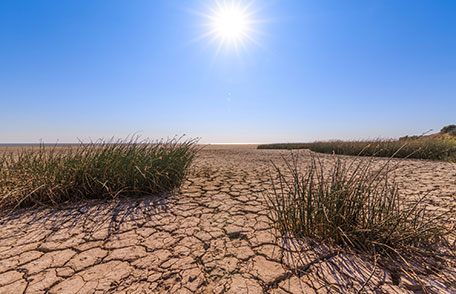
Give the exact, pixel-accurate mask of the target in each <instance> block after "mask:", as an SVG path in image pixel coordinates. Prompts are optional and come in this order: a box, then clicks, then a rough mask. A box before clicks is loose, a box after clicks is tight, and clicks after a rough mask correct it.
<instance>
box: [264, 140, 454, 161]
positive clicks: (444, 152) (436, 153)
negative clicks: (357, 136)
mask: <svg viewBox="0 0 456 294" xmlns="http://www.w3.org/2000/svg"><path fill="white" fill-rule="evenodd" d="M258 149H289V150H291V149H309V150H311V151H314V152H319V153H327V154H332V153H335V154H342V155H359V156H378V157H396V158H416V159H430V160H443V161H456V139H455V137H451V136H441V137H430V136H429V137H417V138H413V137H404V138H403V139H401V140H375V141H324V142H313V143H289V144H280V143H279V144H266V145H259V146H258Z"/></svg>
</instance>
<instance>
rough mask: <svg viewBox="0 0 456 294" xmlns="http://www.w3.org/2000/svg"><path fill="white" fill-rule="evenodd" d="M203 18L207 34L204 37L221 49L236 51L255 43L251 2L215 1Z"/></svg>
mask: <svg viewBox="0 0 456 294" xmlns="http://www.w3.org/2000/svg"><path fill="white" fill-rule="evenodd" d="M213 3H214V5H213V6H212V7H211V8H209V11H208V13H206V14H205V15H204V16H205V18H206V19H207V23H206V27H207V32H206V33H205V34H204V37H208V38H209V39H210V40H211V41H213V42H216V43H218V45H219V49H221V48H234V49H235V50H236V51H239V49H241V48H243V47H245V46H246V45H247V44H248V43H249V42H255V40H254V36H253V35H254V33H255V28H254V25H255V23H256V21H257V20H256V19H255V17H254V13H253V12H252V11H251V6H252V2H248V1H240V0H217V1H215V2H213Z"/></svg>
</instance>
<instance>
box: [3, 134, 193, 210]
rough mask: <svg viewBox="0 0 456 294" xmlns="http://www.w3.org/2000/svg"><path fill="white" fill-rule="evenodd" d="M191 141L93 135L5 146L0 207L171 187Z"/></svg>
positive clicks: (187, 159) (186, 162)
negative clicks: (62, 142)
mask: <svg viewBox="0 0 456 294" xmlns="http://www.w3.org/2000/svg"><path fill="white" fill-rule="evenodd" d="M195 143H196V141H195V140H188V141H184V142H180V140H179V139H172V140H169V141H166V142H165V141H157V142H151V141H138V140H130V141H115V142H112V141H110V142H105V141H99V142H95V143H89V144H83V143H81V144H79V145H76V146H70V147H57V146H54V147H46V146H44V145H42V146H40V147H39V148H28V149H19V150H15V151H12V152H5V153H4V154H2V155H1V156H0V209H5V208H16V207H29V206H34V205H59V204H61V203H64V202H68V201H74V200H79V199H88V198H96V199H105V198H108V199H109V198H117V197H123V196H136V195H149V194H155V193H163V192H170V191H173V190H174V189H176V188H178V187H179V186H180V185H181V183H182V181H183V179H184V177H185V175H186V172H187V170H188V167H189V166H190V164H191V162H192V160H193V158H194V156H195V152H196V149H195Z"/></svg>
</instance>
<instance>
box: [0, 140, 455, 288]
mask: <svg viewBox="0 0 456 294" xmlns="http://www.w3.org/2000/svg"><path fill="white" fill-rule="evenodd" d="M301 153H302V161H303V162H305V161H306V160H308V153H307V152H306V151H301ZM288 154H289V153H288V151H279V150H256V149H255V146H209V147H206V148H205V149H203V150H202V151H201V152H200V153H199V156H198V158H197V159H196V161H195V164H194V166H193V167H192V170H191V172H190V174H189V176H188V180H187V181H186V183H185V184H184V186H183V188H182V189H181V192H180V193H179V194H178V195H175V196H170V197H167V198H166V200H164V198H163V197H160V198H157V197H151V198H141V199H125V200H119V201H116V202H114V203H112V202H111V203H100V202H96V201H93V202H86V203H81V204H78V205H72V206H69V207H66V208H65V209H58V210H57V209H33V210H30V209H29V210H27V211H22V212H19V213H16V214H15V215H13V216H10V217H8V218H5V217H3V219H2V224H1V226H0V293H45V292H49V293H94V292H99V293H114V292H115V293H225V292H226V293H313V292H319V293H326V292H332V293H337V292H344V293H346V292H349V293H350V292H356V291H358V290H360V289H363V290H364V291H366V292H374V291H377V292H378V293H413V292H414V291H415V292H418V291H422V289H423V286H420V285H417V284H416V283H415V282H414V281H413V280H412V279H411V278H408V277H404V276H403V277H400V282H399V285H395V284H397V281H393V280H397V277H393V276H391V273H390V272H388V271H385V270H383V269H382V268H381V267H379V266H376V265H374V264H373V263H371V262H369V261H367V260H365V259H363V258H361V256H358V255H355V254H348V253H342V252H336V251H334V250H333V249H331V248H326V247H323V246H319V245H316V244H314V245H309V246H307V247H306V248H305V251H304V253H303V256H302V258H303V261H302V262H304V267H303V272H302V273H301V274H300V275H295V273H294V272H293V271H292V268H293V262H292V260H291V258H290V256H289V255H286V254H283V251H282V250H281V243H280V241H279V240H278V239H277V238H276V237H277V236H276V235H275V233H274V232H273V231H272V230H271V226H270V220H269V218H268V210H267V209H266V204H265V200H264V194H265V193H266V192H267V191H268V190H269V189H270V188H271V184H270V167H271V163H270V162H271V160H273V161H274V162H276V163H279V164H280V163H282V158H281V156H282V155H288ZM323 157H324V158H325V160H328V161H329V160H331V158H330V156H328V155H323ZM379 161H380V162H381V161H383V159H382V160H379ZM397 181H398V182H399V183H400V186H401V188H402V191H403V192H404V193H406V194H407V195H410V197H414V196H416V195H419V194H421V193H430V198H429V208H432V209H435V210H439V211H445V210H448V209H450V208H455V207H456V167H455V166H454V165H452V164H450V163H444V162H431V161H420V160H401V169H400V170H399V171H397ZM422 278H423V279H424V281H425V284H426V285H424V286H425V288H426V287H427V288H426V289H428V290H430V291H435V292H440V293H451V292H452V293H455V292H456V269H455V268H454V263H450V264H447V265H446V268H445V269H444V270H443V271H442V272H440V273H439V274H438V275H437V274H428V275H423V276H422Z"/></svg>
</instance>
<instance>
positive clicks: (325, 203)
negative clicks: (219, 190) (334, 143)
mask: <svg viewBox="0 0 456 294" xmlns="http://www.w3.org/2000/svg"><path fill="white" fill-rule="evenodd" d="M326 160H327V159H325V158H321V157H316V156H315V155H311V160H310V163H309V164H308V165H307V167H305V168H304V169H301V165H300V163H299V159H298V156H297V155H292V158H291V160H287V159H284V161H285V162H284V163H285V167H279V166H277V165H275V164H274V169H275V174H276V177H272V183H273V188H272V193H269V194H267V200H268V205H269V210H270V217H271V218H272V221H273V224H274V226H275V229H276V230H277V231H278V232H279V234H280V236H281V239H282V240H283V241H284V242H286V243H287V244H285V245H286V246H285V247H286V248H295V249H293V250H298V251H299V245H298V246H296V245H295V244H296V242H297V243H299V242H301V243H302V242H306V241H311V242H314V241H317V242H320V243H322V244H326V245H329V246H335V247H336V248H339V249H340V250H343V251H344V252H352V253H361V254H362V255H363V256H367V257H372V259H374V257H375V262H377V260H378V261H379V262H380V263H382V264H383V265H384V266H385V268H389V269H394V271H396V270H397V269H398V268H399V269H400V270H401V271H402V269H404V268H406V270H405V271H410V272H414V269H413V268H414V267H413V266H411V264H412V263H413V264H421V265H423V266H424V267H425V268H427V269H429V268H431V267H433V266H431V263H435V266H434V267H433V268H434V269H435V270H436V271H437V268H438V267H441V266H440V265H442V264H444V261H445V260H447V259H448V257H449V258H450V259H451V260H454V251H453V250H452V249H451V247H452V246H454V245H451V244H449V242H448V238H447V237H448V235H449V234H450V233H451V228H449V227H448V225H449V224H451V223H452V222H453V221H454V220H453V219H452V215H453V216H454V212H453V211H447V212H445V213H441V212H440V213H437V212H435V211H431V210H429V209H427V203H426V197H427V195H423V196H420V198H419V199H414V200H411V199H406V198H403V197H402V195H401V193H400V189H399V187H398V185H397V184H396V183H395V182H394V179H393V175H392V174H393V172H394V170H395V169H397V167H398V166H397V165H393V164H392V162H391V161H387V162H386V163H383V164H380V166H379V165H378V164H376V162H375V161H374V160H373V158H371V159H366V158H361V159H351V160H347V159H341V158H337V157H336V156H334V157H333V158H332V160H333V162H332V163H331V164H328V163H327V162H325V161H326ZM339 249H338V250H339ZM452 252H453V253H452ZM296 267H297V268H298V267H299V265H296ZM418 267H419V265H418ZM418 267H416V268H418ZM412 275H413V276H415V275H414V274H412Z"/></svg>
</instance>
